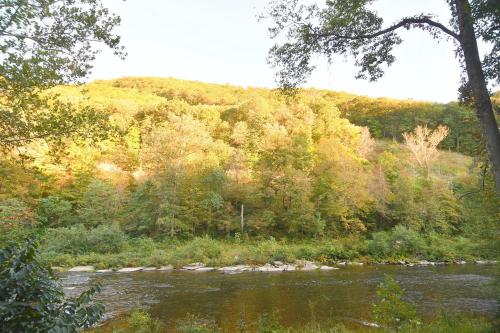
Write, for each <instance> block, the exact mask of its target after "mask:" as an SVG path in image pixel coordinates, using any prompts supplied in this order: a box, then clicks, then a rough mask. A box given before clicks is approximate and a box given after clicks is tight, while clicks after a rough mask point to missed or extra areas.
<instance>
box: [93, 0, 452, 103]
mask: <svg viewBox="0 0 500 333" xmlns="http://www.w3.org/2000/svg"><path fill="white" fill-rule="evenodd" d="M104 3H105V4H106V6H108V7H109V8H110V9H111V10H112V11H114V12H115V13H117V14H119V15H120V16H121V17H122V25H121V27H120V28H119V30H118V31H119V33H120V35H121V36H122V40H123V45H124V46H125V47H126V50H127V52H128V57H127V58H126V59H125V60H123V61H122V60H120V59H118V58H116V57H114V56H113V55H112V54H110V52H107V51H105V52H103V53H102V54H101V55H99V56H98V58H97V60H96V62H95V67H94V72H93V74H92V76H91V77H90V79H92V80H94V79H112V78H118V77H123V76H156V77H175V78H180V79H188V80H196V81H204V82H213V83H229V84H235V85H239V86H244V87H246V86H259V87H275V86H276V84H275V82H274V72H273V70H272V68H270V67H269V65H268V64H267V61H266V57H267V52H268V50H269V48H270V47H271V46H272V45H273V41H272V40H270V38H269V36H268V33H267V24H268V23H266V22H265V21H261V22H258V21H257V18H256V17H257V15H258V14H259V13H260V12H261V11H262V10H263V9H264V8H265V5H266V3H267V0H127V1H126V2H123V1H120V0H104ZM374 6H375V8H377V10H378V12H379V13H380V14H381V15H382V17H384V22H385V25H388V24H390V23H392V22H394V21H395V20H397V18H399V17H402V16H408V15H411V14H416V13H422V12H423V13H433V14H436V15H437V17H438V19H439V20H440V21H441V22H442V23H446V25H447V24H448V17H449V16H448V15H449V14H448V7H447V4H446V1H445V0H418V1H415V0H378V1H376V2H375V4H374ZM401 36H402V37H403V39H404V40H405V41H404V42H403V44H401V45H400V46H399V47H397V48H396V51H395V56H396V58H397V60H396V62H395V63H394V64H393V65H392V66H391V67H390V68H389V69H388V70H387V71H386V74H385V76H384V77H383V78H382V79H380V80H379V81H378V82H375V83H370V82H367V81H363V80H356V79H354V75H355V74H356V68H354V66H353V65H352V63H351V62H350V61H345V60H343V59H341V58H339V59H337V60H335V61H334V63H333V64H332V65H327V64H326V62H325V61H321V60H319V61H318V69H317V70H316V71H315V73H314V74H313V75H312V77H311V78H310V80H309V82H308V83H307V84H306V85H305V86H309V87H317V88H326V89H332V90H338V91H346V92H351V93H356V94H360V95H368V96H374V97H381V96H385V97H393V98H402V99H407V98H410V99H415V100H428V101H437V102H448V101H451V100H456V98H457V88H458V83H459V78H460V76H459V71H460V67H459V64H458V61H457V60H456V59H455V55H454V46H453V44H452V42H451V41H449V42H447V41H441V42H439V43H437V41H436V40H433V39H432V38H431V37H430V36H429V35H428V34H426V33H425V32H421V31H406V30H404V31H402V32H401Z"/></svg>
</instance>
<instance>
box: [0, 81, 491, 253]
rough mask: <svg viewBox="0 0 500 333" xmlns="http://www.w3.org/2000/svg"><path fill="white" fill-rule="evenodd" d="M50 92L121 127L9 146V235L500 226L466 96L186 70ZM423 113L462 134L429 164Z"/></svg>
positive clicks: (343, 232)
mask: <svg viewBox="0 0 500 333" xmlns="http://www.w3.org/2000/svg"><path fill="white" fill-rule="evenodd" d="M51 93H56V94H58V96H59V99H60V100H62V101H64V102H70V103H71V104H72V105H73V106H75V107H76V108H79V109H84V108H89V107H91V108H92V109H94V110H97V111H98V112H99V113H101V114H104V115H105V117H106V118H107V119H108V121H107V123H106V128H105V129H104V130H105V131H106V133H105V134H106V135H104V136H103V139H102V140H99V141H97V142H95V141H90V140H89V141H85V140H79V141H77V142H74V141H68V142H63V144H62V145H58V146H57V149H55V148H54V147H51V146H48V145H47V144H46V143H44V142H43V141H40V142H37V141H34V142H32V143H30V144H29V145H27V146H25V147H22V148H19V149H17V150H15V151H10V152H8V153H5V154H4V155H3V157H2V160H1V169H0V172H1V174H2V184H1V187H0V200H1V201H0V213H1V217H2V222H3V223H2V228H3V230H4V231H5V232H2V236H1V238H2V242H6V241H8V240H9V239H12V238H18V237H22V235H23V234H24V232H25V230H29V229H30V228H29V227H28V228H26V227H27V226H30V225H36V224H45V225H47V226H48V227H49V228H50V230H49V234H50V235H52V236H53V237H49V239H52V238H54V239H58V237H59V238H61V237H62V238H68V237H70V235H71V234H74V235H81V234H82V233H83V234H85V233H87V232H88V233H89V235H93V234H102V235H107V236H102V237H104V238H102V239H101V238H99V237H98V238H99V239H101V240H103V239H106V238H105V237H122V238H126V237H129V238H130V237H131V238H134V237H151V238H153V239H168V238H176V239H179V238H180V239H186V238H190V237H193V236H203V235H209V236H212V237H221V238H228V237H229V238H233V237H238V238H240V237H241V238H243V237H245V238H249V239H252V238H254V239H263V238H266V237H269V236H273V237H275V238H277V239H299V238H300V239H304V238H316V239H328V238H341V237H349V236H356V237H362V238H365V237H368V238H369V237H370V236H369V235H370V234H372V233H374V232H377V231H383V230H390V229H392V228H393V227H398V228H407V229H408V230H413V231H415V232H419V233H421V234H436V235H438V234H439V235H443V236H446V237H455V236H464V237H467V238H469V239H478V240H485V239H492V237H493V238H494V237H495V236H494V235H495V232H494V230H496V223H497V222H498V220H499V218H500V215H499V214H500V212H499V211H498V203H499V202H498V198H497V197H496V196H495V194H494V186H493V182H492V177H491V175H490V173H489V172H488V169H487V167H486V164H485V163H484V158H482V157H481V150H482V149H481V147H482V146H481V144H480V140H479V139H478V138H479V133H478V126H477V124H476V120H475V116H474V114H473V111H471V110H470V109H468V108H467V107H465V106H461V105H459V104H457V103H449V104H435V103H427V102H416V101H411V100H407V101H401V100H391V99H386V98H378V99H374V98H368V97H363V96H355V95H352V94H347V93H338V92H333V91H327V90H317V89H304V90H300V91H299V92H298V94H296V95H293V96H288V95H282V94H280V93H279V91H274V90H269V89H261V88H246V89H245V88H241V87H235V86H229V85H216V84H207V83H200V82H192V81H182V80H177V79H171V78H165V79H162V78H122V79H116V80H110V81H96V82H92V83H89V84H86V85H83V86H77V85H74V86H60V87H56V88H53V89H52V90H51ZM418 125H426V126H428V128H429V129H434V128H437V127H438V125H445V126H446V127H447V129H448V132H447V133H449V134H448V135H447V136H446V138H445V139H444V140H443V141H442V142H441V143H440V146H439V147H440V149H441V150H440V152H439V155H437V154H436V156H435V157H434V158H433V159H432V160H430V161H429V163H427V165H425V166H424V165H421V164H419V163H417V162H418V158H415V157H416V156H415V155H413V154H412V150H411V149H408V148H409V147H408V146H407V145H405V142H404V139H403V133H409V132H412V131H413V130H414V128H415V127H417V126H418ZM20 160H21V161H23V163H22V164H20V163H18V162H19V161H20ZM23 230H24V231H23ZM85 230H86V231H85ZM58 235H59V236H58ZM74 237H75V239H76V238H78V236H74ZM68 239H69V238H68ZM89 242H90V243H92V242H91V241H89ZM492 243H494V242H493V240H492ZM101 245H102V242H101ZM74 246H77V245H75V243H71V242H69V241H67V242H63V244H57V246H56V245H53V247H56V248H57V250H58V251H63V252H67V251H69V252H72V250H71V249H70V248H71V247H74ZM86 249H87V251H92V247H91V246H90V245H89V247H88V248H86Z"/></svg>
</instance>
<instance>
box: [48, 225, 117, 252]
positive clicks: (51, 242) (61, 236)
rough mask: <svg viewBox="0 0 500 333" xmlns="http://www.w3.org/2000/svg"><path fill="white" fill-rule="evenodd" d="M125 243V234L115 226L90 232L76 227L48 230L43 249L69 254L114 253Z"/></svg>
mask: <svg viewBox="0 0 500 333" xmlns="http://www.w3.org/2000/svg"><path fill="white" fill-rule="evenodd" d="M125 243H126V237H125V234H124V233H123V232H122V231H121V230H120V228H119V227H118V226H116V225H111V226H107V225H102V226H99V227H97V228H94V229H91V230H87V229H86V228H85V227H84V226H83V225H77V226H74V227H69V228H56V229H49V230H48V232H47V236H46V237H45V239H44V249H45V250H46V251H49V252H56V253H69V254H85V253H90V252H96V253H116V252H120V251H122V250H123V248H124V247H125Z"/></svg>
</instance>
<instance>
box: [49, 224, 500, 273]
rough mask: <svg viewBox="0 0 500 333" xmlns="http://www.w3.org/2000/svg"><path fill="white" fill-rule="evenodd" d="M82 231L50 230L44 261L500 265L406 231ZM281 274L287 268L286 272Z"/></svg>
mask: <svg viewBox="0 0 500 333" xmlns="http://www.w3.org/2000/svg"><path fill="white" fill-rule="evenodd" d="M80 232H84V231H83V230H80V231H78V229H71V228H68V229H66V230H65V232H64V233H61V229H58V230H57V232H54V231H51V230H49V231H48V233H47V235H46V236H45V238H44V240H43V241H42V246H41V254H42V258H43V260H44V261H46V263H47V264H48V265H50V266H52V267H56V270H59V271H65V270H69V269H71V268H73V267H75V266H92V267H93V269H92V271H93V270H104V272H107V271H110V270H111V271H113V270H120V269H122V268H127V267H128V268H130V267H144V268H146V267H169V266H170V267H172V268H175V269H182V267H184V266H186V265H190V264H193V263H201V264H202V265H204V266H205V267H213V268H221V267H228V266H238V265H244V266H248V267H252V268H254V269H256V270H259V268H260V269H262V271H265V269H264V268H263V267H265V265H275V264H276V263H282V264H283V265H284V264H291V265H294V267H295V266H296V267H297V268H300V267H302V266H304V265H307V263H310V264H314V265H315V266H316V267H317V268H320V267H321V266H326V267H329V266H335V267H343V266H347V265H363V264H399V265H409V266H412V265H439V264H450V263H456V264H465V263H476V264H487V263H495V262H496V260H498V256H496V255H495V254H496V252H495V251H494V250H491V249H490V247H491V244H489V243H488V242H484V243H481V242H479V241H473V240H470V239H467V238H463V237H450V238H446V237H442V236H439V235H432V234H431V235H421V234H418V233H416V232H415V231H413V230H411V229H407V228H404V227H396V228H394V229H393V230H391V231H382V232H378V233H375V234H374V235H373V236H372V238H371V239H364V238H359V237H347V238H342V239H332V240H315V241H313V240H276V239H274V238H272V237H271V238H269V239H263V240H260V241H257V240H254V241H252V240H242V239H241V238H240V237H239V235H237V236H238V237H236V238H233V239H229V240H221V239H214V238H211V237H209V236H205V237H197V238H194V239H191V240H184V241H183V240H174V241H169V240H164V241H154V240H153V239H151V238H135V239H134V238H133V239H126V238H121V237H119V233H118V231H115V233H114V236H115V238H108V239H107V240H106V241H104V240H103V241H99V242H96V243H95V244H96V245H95V246H92V244H88V243H85V235H84V234H81V233H80ZM117 239H118V240H117ZM63 240H65V241H66V246H65V245H64V244H65V243H64V241H63ZM278 266H279V264H278ZM273 267H274V266H273ZM200 268H201V267H200ZM274 268H276V267H274ZM150 269H152V268H150ZM291 269H294V268H289V270H291ZM202 270H209V269H207V268H204V269H202ZM278 270H279V269H278ZM282 270H287V269H286V267H283V269H282Z"/></svg>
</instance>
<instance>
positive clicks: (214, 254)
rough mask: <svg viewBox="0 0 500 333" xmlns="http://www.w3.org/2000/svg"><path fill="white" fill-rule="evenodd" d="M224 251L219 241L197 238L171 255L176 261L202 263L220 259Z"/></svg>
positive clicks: (206, 237)
mask: <svg viewBox="0 0 500 333" xmlns="http://www.w3.org/2000/svg"><path fill="white" fill-rule="evenodd" d="M221 254H222V249H221V246H220V243H219V241H217V240H215V239H212V238H210V237H209V236H205V237H197V238H195V239H193V240H192V241H189V242H188V243H185V244H183V245H180V246H178V247H177V248H176V249H175V250H174V251H173V252H172V254H171V256H172V259H173V260H175V261H182V262H184V261H200V262H207V261H209V260H214V259H219V258H220V256H221Z"/></svg>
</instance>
